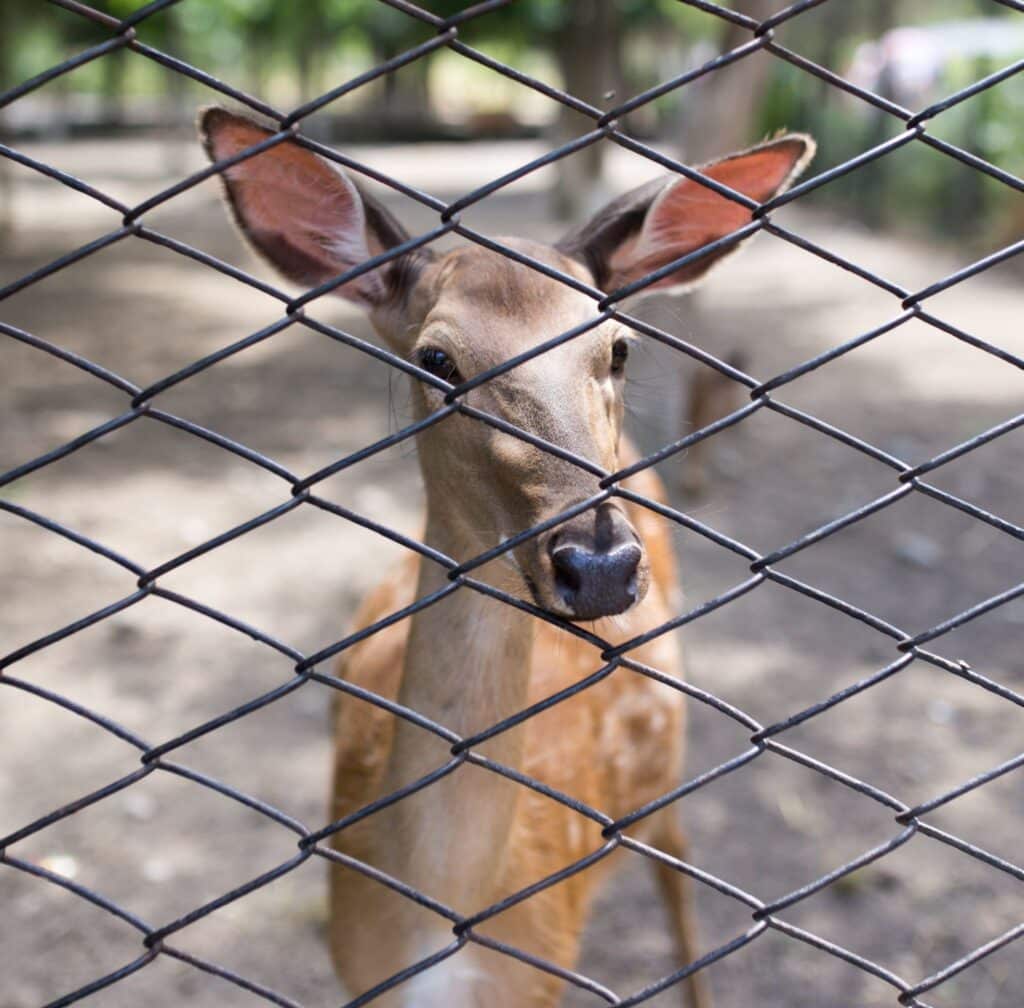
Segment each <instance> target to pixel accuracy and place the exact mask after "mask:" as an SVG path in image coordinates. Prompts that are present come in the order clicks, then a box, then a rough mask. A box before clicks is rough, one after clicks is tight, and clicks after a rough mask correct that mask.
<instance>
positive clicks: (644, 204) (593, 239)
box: [558, 134, 815, 291]
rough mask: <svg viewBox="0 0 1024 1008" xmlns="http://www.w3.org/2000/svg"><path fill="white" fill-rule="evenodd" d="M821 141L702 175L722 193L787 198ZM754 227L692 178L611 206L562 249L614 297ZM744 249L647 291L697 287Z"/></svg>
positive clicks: (792, 141)
mask: <svg viewBox="0 0 1024 1008" xmlns="http://www.w3.org/2000/svg"><path fill="white" fill-rule="evenodd" d="M814 149H815V147H814V141H813V140H812V139H811V138H810V137H808V136H804V135H802V134H790V135H789V136H784V137H780V138H779V139H777V140H771V141H769V142H768V143H764V144H761V145H760V146H758V147H754V148H752V149H750V150H748V151H743V152H742V153H739V154H732V155H730V156H729V157H726V158H723V159H722V160H721V161H715V162H714V163H712V164H710V165H706V166H705V167H703V168H700V169H699V171H700V172H701V174H703V175H706V176H707V177H708V178H710V179H714V180H715V181H716V182H720V183H722V185H725V186H728V187H729V188H730V189H734V190H735V191H736V192H739V193H742V194H743V195H744V196H747V197H749V198H750V199H752V200H756V201H757V202H758V203H764V202H765V201H766V200H769V199H771V198H772V197H773V196H776V195H777V194H779V193H781V192H783V191H785V189H786V188H787V187H788V186H789V185H790V184H792V182H793V181H794V180H795V179H796V178H797V176H799V174H800V173H801V172H802V171H803V170H804V168H805V167H806V166H807V163H808V162H809V161H810V160H811V158H812V157H813V156H814ZM752 219H753V215H752V213H751V212H750V210H748V209H747V208H746V207H744V206H741V205H740V204H739V203H736V202H734V201H733V200H731V199H728V198H727V197H725V196H720V195H719V194H718V193H716V192H714V191H713V190H711V189H709V188H708V187H707V186H705V185H701V184H700V183H699V182H693V181H691V180H690V179H688V178H677V179H675V180H672V179H665V178H659V179H655V180H654V181H653V182H649V183H647V185H644V186H641V187H640V188H639V189H634V190H633V191H632V192H629V193H626V194H625V195H624V196H621V197H619V199H617V200H615V201H614V202H613V203H610V204H609V205H608V206H606V207H605V208H604V209H603V210H601V211H599V212H598V214H597V215H596V216H595V217H594V218H593V220H591V221H590V222H589V223H588V224H585V225H584V226H583V227H582V228H580V229H579V230H578V231H575V232H573V233H571V234H570V235H568V236H567V237H566V238H564V239H563V240H562V241H561V242H560V243H559V246H558V247H559V249H560V250H561V251H563V252H565V253H566V254H567V255H570V256H572V257H574V258H576V259H579V260H580V261H582V262H584V263H585V264H586V265H587V266H588V267H590V269H591V271H592V272H593V274H594V278H595V280H596V281H597V283H598V285H599V286H600V287H601V288H602V289H603V290H606V291H614V290H617V289H618V288H619V287H622V286H624V285H625V284H628V283H632V282H633V281H635V280H639V279H640V278H641V277H644V276H646V275H647V274H649V273H653V272H654V271H655V270H657V269H660V268H661V267H662V266H667V265H668V264H669V263H670V262H672V261H673V260H675V259H679V258H681V257H682V256H684V255H686V254H687V253H689V252H694V251H696V250H697V249H699V248H702V247H703V246H705V245H707V244H709V243H710V242H713V241H716V240H717V239H719V238H723V237H725V236H726V235H728V234H731V233H732V232H733V231H736V230H738V229H739V228H741V227H743V226H744V225H746V224H749V223H750V221H751V220H752ZM737 247H738V245H732V246H729V247H728V248H726V249H722V250H719V251H717V252H712V253H710V254H708V255H706V256H704V257H703V258H701V259H698V260H696V261H695V262H692V263H690V264H689V265H688V266H684V267H682V268H681V269H678V270H676V271H675V272H674V273H670V274H668V275H667V276H665V277H662V279H660V280H658V281H657V282H656V283H654V284H651V286H650V287H648V288H646V290H654V289H664V288H667V287H682V286H690V285H692V284H694V283H696V282H697V281H698V280H700V279H701V278H702V277H703V276H704V275H705V274H706V273H707V272H708V271H709V270H710V269H711V267H712V266H713V265H714V264H715V263H717V262H718V261H719V260H721V259H723V258H724V257H725V256H726V255H728V254H729V253H730V252H732V251H734V250H735V249H736V248H737Z"/></svg>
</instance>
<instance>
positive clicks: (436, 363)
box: [417, 347, 462, 385]
mask: <svg viewBox="0 0 1024 1008" xmlns="http://www.w3.org/2000/svg"><path fill="white" fill-rule="evenodd" d="M417 357H418V358H419V365H420V367H421V368H423V370H424V371H429V372H430V373H431V374H432V375H434V376H435V377H436V378H441V379H442V380H444V381H446V382H449V383H450V384H452V385H460V384H461V383H462V375H461V374H459V369H458V368H457V367H456V366H455V361H453V360H452V359H451V357H449V356H448V354H446V353H445V352H444V351H443V350H440V349H439V348H438V347H424V348H423V349H422V350H420V351H419V353H418V354H417Z"/></svg>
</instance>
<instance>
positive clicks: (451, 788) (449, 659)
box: [385, 513, 534, 913]
mask: <svg viewBox="0 0 1024 1008" xmlns="http://www.w3.org/2000/svg"><path fill="white" fill-rule="evenodd" d="M427 542H429V543H430V544H431V545H432V546H434V547H436V548H438V549H440V550H442V551H443V552H445V553H447V555H449V556H453V557H459V558H462V557H469V556H473V555H475V554H477V553H479V552H480V550H481V549H483V548H486V546H487V545H490V544H481V543H479V542H475V543H469V542H466V541H465V537H460V536H459V535H458V531H457V529H454V528H452V527H451V525H450V523H449V522H447V521H445V520H438V519H437V517H436V516H435V515H432V514H430V513H428V521H427ZM475 573H476V572H475ZM482 577H483V579H485V580H492V579H489V578H488V577H487V574H486V573H484V574H483V575H482ZM447 583H448V579H447V576H446V574H445V572H444V571H443V570H441V569H440V568H438V567H437V565H435V564H432V563H429V562H424V563H422V564H421V565H420V576H419V587H418V592H417V595H418V597H421V598H422V597H423V596H425V595H427V594H429V593H431V592H433V591H436V590H438V589H439V588H442V587H443V586H444V585H445V584H447ZM533 633H534V627H533V618H532V617H531V616H529V615H528V614H526V613H523V612H521V611H519V610H518V609H516V608H514V607H513V606H510V605H507V604H506V603H504V602H500V601H497V600H495V599H492V598H489V597H488V596H486V595H484V594H482V593H480V592H478V591H474V590H473V589H471V588H468V587H463V588H459V589H458V590H457V591H455V592H454V593H453V594H451V595H449V596H447V597H446V598H444V599H442V600H441V601H440V602H438V603H435V604H434V605H432V606H429V607H427V608H426V609H424V610H422V611H420V612H418V613H416V614H415V615H414V616H413V618H412V626H411V629H410V635H409V642H408V645H407V648H406V653H405V661H404V669H403V676H402V685H401V689H400V691H399V702H400V703H402V704H403V705H405V706H407V707H409V708H411V709H413V710H415V711H417V712H418V713H420V714H423V715H425V716H426V717H429V718H431V719H432V720H434V721H436V722H438V723H440V724H442V725H444V726H445V727H447V728H449V729H451V730H452V731H454V732H457V733H458V734H459V735H461V736H463V737H466V736H470V735H473V734H476V733H477V732H480V731H482V730H484V729H486V728H488V727H490V726H491V725H493V724H494V723H496V722H497V721H499V720H501V719H502V718H503V717H506V716H508V715H509V714H512V713H515V712H516V711H518V710H520V709H521V708H522V707H524V706H525V705H526V703H527V698H528V694H529V677H530V654H531V650H532V647H533ZM523 734H524V733H523V731H522V730H521V729H511V730H510V731H508V732H505V733H502V734H500V735H498V736H496V737H495V738H494V739H491V740H489V741H488V742H486V743H485V744H483V745H482V746H480V747H477V748H476V749H475V751H478V752H481V753H483V754H484V755H486V756H487V757H488V758H490V759H493V760H496V761H497V762H499V763H501V764H503V765H504V766H508V767H511V768H513V769H517V768H519V767H520V765H521V763H522V759H523ZM450 758H451V757H450V752H449V746H448V744H447V743H444V742H441V741H440V740H439V739H437V738H436V737H435V736H433V735H432V734H431V733H429V732H426V731H424V730H423V729H422V728H419V727H417V726H415V725H412V724H409V723H408V722H406V721H403V720H399V721H398V723H397V724H396V728H395V737H394V744H393V746H392V750H391V760H390V764H389V768H388V782H387V787H388V790H391V789H393V788H397V787H401V786H402V785H404V784H408V783H409V782H411V781H413V780H415V779H417V778H418V777H421V776H423V775H424V774H426V773H429V772H430V771H431V770H434V769H436V768H437V767H439V766H441V765H443V764H444V763H445V762H446V761H447V760H448V759H450ZM520 792H521V787H520V785H518V784H515V783H513V782H511V781H509V780H507V779H506V778H504V777H501V776H499V775H498V774H496V773H494V772H493V771H490V770H486V769H482V768H480V767H476V766H472V765H470V764H465V765H462V766H460V767H459V768H458V769H456V770H455V771H454V772H453V773H451V774H449V775H448V776H447V777H444V778H442V779H441V780H439V781H437V782H435V783H433V784H431V785H430V786H429V787H427V788H426V789H425V790H424V791H422V792H420V793H418V794H415V795H413V796H410V797H409V798H408V799H406V800H404V801H402V802H401V803H400V804H399V805H398V807H397V811H398V814H399V820H400V822H399V827H398V829H397V830H395V832H394V834H393V835H392V836H391V837H390V838H387V839H386V841H385V842H386V843H390V846H391V851H390V856H389V857H388V858H387V860H388V861H389V863H390V864H389V866H390V868H391V869H392V870H393V871H394V872H395V873H396V874H398V875H399V877H401V878H403V879H405V880H406V881H408V882H412V883H413V884H414V885H417V886H422V888H424V889H425V890H426V891H427V892H430V893H431V894H433V895H434V896H435V897H436V898H438V899H441V900H443V901H444V902H446V903H448V904H449V905H451V906H453V907H454V908H455V909H456V910H458V911H460V912H463V913H472V912H473V911H474V910H479V909H482V908H483V907H484V906H486V905H487V904H488V903H490V902H492V901H493V900H494V899H496V898H497V897H498V894H497V892H496V886H497V883H498V880H499V877H500V875H501V871H502V867H503V865H504V860H505V855H506V851H507V846H508V843H509V836H510V833H511V830H512V824H513V820H514V818H515V815H516V808H517V805H518V800H519V797H520Z"/></svg>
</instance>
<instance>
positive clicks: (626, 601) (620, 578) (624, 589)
mask: <svg viewBox="0 0 1024 1008" xmlns="http://www.w3.org/2000/svg"><path fill="white" fill-rule="evenodd" d="M641 556H642V554H641V551H640V547H639V546H638V545H637V544H636V543H625V544H623V545H619V546H616V547H615V548H614V549H611V550H607V551H600V550H593V549H589V548H587V547H584V546H582V545H580V544H579V543H574V542H559V541H558V540H557V539H555V540H554V541H553V542H552V548H551V564H552V566H553V567H554V571H555V588H556V590H557V592H558V594H559V596H560V597H561V600H562V601H563V602H564V603H565V605H566V606H567V607H568V608H569V609H570V610H571V611H572V614H573V619H577V620H591V619H598V618H599V617H601V616H614V615H616V614H617V613H621V612H625V611H626V610H627V609H628V608H629V607H630V606H631V605H632V604H633V603H634V602H636V599H637V571H638V569H639V566H640V560H641Z"/></svg>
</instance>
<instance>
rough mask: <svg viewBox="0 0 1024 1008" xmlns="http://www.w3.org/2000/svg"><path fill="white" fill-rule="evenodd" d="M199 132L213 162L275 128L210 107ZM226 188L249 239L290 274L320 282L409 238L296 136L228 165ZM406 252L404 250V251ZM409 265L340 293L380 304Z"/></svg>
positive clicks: (391, 267) (310, 283) (307, 282)
mask: <svg viewBox="0 0 1024 1008" xmlns="http://www.w3.org/2000/svg"><path fill="white" fill-rule="evenodd" d="M199 133H200V136H201V138H202V141H203V145H204V147H205V148H206V153H207V155H208V156H209V158H210V160H211V161H214V162H216V161H221V160H223V159H225V158H230V157H232V156H234V155H236V154H239V153H241V152H242V151H244V150H246V149H247V148H249V147H252V146H254V145H255V144H258V143H261V142H262V141H264V140H266V139H267V138H268V137H270V136H272V135H273V134H272V133H271V132H270V131H269V130H267V129H265V128H264V127H263V126H260V125H259V124H258V123H255V122H253V121H252V120H250V119H247V118H245V117H244V116H240V115H236V114H235V113H233V112H228V111H227V110H226V109H222V108H208V109H205V110H204V111H203V112H202V113H201V115H200V118H199ZM221 179H222V180H223V183H224V191H225V195H226V196H227V200H228V204H229V205H230V207H231V210H232V213H233V214H234V217H235V220H236V221H237V223H238V226H239V228H240V229H241V231H242V233H243V234H244V235H245V237H246V239H247V240H248V241H249V244H250V245H252V247H253V248H254V249H255V250H256V251H257V252H258V253H259V254H260V255H261V256H263V258H264V259H266V260H267V261H268V262H269V263H270V264H271V265H272V266H274V267H276V268H277V270H278V271H279V272H280V273H281V274H282V275H283V276H284V277H285V278H287V279H288V280H291V281H292V282H294V283H296V284H300V285H301V286H303V287H315V286H317V285H319V284H322V283H326V282H327V281H328V280H330V279H332V278H333V277H336V276H338V275H339V274H341V273H344V272H346V271H347V270H350V269H352V268H353V267H354V266H358V265H359V264H360V263H363V262H365V261H366V260H367V259H370V258H372V257H373V256H375V255H379V254H380V253H381V252H384V251H386V250H387V249H389V248H393V247H395V246H396V245H400V244H401V243H402V242H404V241H407V240H408V234H407V233H406V231H405V229H404V228H403V227H402V226H401V225H400V224H399V223H398V222H397V221H396V220H395V219H394V218H393V217H392V216H391V214H390V213H389V212H388V211H387V210H385V209H384V207H383V206H382V205H381V204H380V203H378V202H377V201H376V200H375V199H373V198H372V197H371V196H367V195H366V194H365V193H363V192H361V191H360V189H359V187H358V186H356V184H355V183H354V182H353V181H352V180H351V179H350V178H349V177H348V176H347V175H346V174H345V173H344V172H343V171H341V170H340V169H338V168H335V167H334V165H332V164H331V163H330V162H329V161H326V160H325V159H324V158H322V157H320V156H319V155H317V154H314V153H313V152H312V151H309V150H306V149H305V148H304V147H300V146H299V145H298V144H296V143H293V142H292V141H290V140H285V141H283V142H281V143H279V144H277V145H276V146H273V147H270V148H268V149H267V150H265V151H261V152H260V153H259V154H257V155H255V156H254V157H251V158H247V159H246V160H244V161H240V162H238V163H237V164H234V165H232V166H231V167H230V168H226V169H225V170H224V171H223V172H221ZM403 258H404V257H403ZM407 276H408V270H403V269H399V268H397V264H396V262H394V261H392V262H391V263H388V264H385V265H384V266H380V267H378V268H377V269H375V270H372V271H370V272H369V273H364V274H362V275H361V276H359V277H356V278H355V279H354V280H351V281H350V282H349V283H346V284H343V285H342V286H341V287H339V288H337V289H336V291H335V293H336V294H340V295H341V296H342V297H345V298H348V299H349V300H350V301H355V302H356V303H357V304H360V305H362V306H363V307H365V308H371V309H372V308H379V307H381V306H382V305H384V304H385V303H387V302H388V301H389V300H390V299H391V298H393V297H395V296H396V294H397V293H398V289H397V288H398V285H399V284H400V283H401V282H403V281H404V280H405V279H407Z"/></svg>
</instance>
